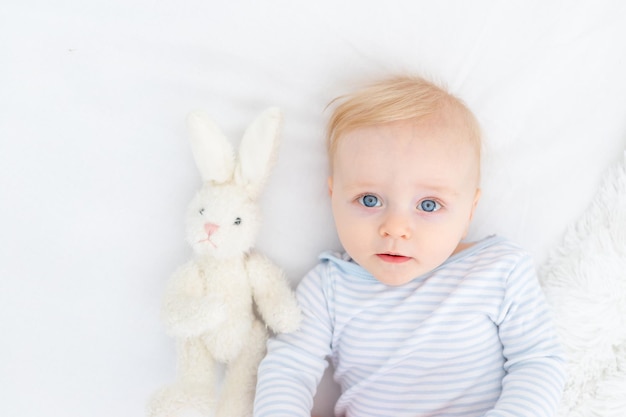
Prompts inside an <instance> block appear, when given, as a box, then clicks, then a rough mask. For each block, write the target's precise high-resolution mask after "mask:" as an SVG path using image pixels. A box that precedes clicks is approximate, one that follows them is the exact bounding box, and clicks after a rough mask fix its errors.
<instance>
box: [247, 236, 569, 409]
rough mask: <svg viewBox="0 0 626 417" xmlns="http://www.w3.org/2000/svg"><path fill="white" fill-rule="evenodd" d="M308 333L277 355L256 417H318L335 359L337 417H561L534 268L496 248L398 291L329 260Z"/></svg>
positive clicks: (505, 246) (490, 245)
mask: <svg viewBox="0 0 626 417" xmlns="http://www.w3.org/2000/svg"><path fill="white" fill-rule="evenodd" d="M297 296H298V300H299V302H300V305H301V307H302V309H303V313H304V317H305V319H304V322H303V325H302V328H301V330H299V331H298V332H296V333H293V334H289V335H280V336H278V337H276V338H275V339H272V340H270V342H269V343H268V354H267V357H266V358H265V359H264V360H263V362H262V363H261V366H260V368H259V379H258V386H257V397H256V401H255V412H254V415H255V416H256V417H269V416H272V417H276V416H290V417H293V416H307V417H308V416H310V410H311V407H312V401H313V400H312V399H313V396H314V393H315V391H316V388H317V385H318V384H319V381H320V378H321V376H322V374H323V371H324V369H325V367H326V364H327V362H326V359H325V358H326V357H330V359H331V361H332V362H333V365H334V367H335V379H336V380H337V381H338V382H339V384H340V385H341V387H342V395H341V397H340V398H339V400H338V402H337V405H336V407H335V413H336V415H337V416H357V417H367V416H373V417H374V416H375V417H381V416H394V417H403V416H407V417H409V416H410V417H417V416H434V415H436V416H450V417H451V416H463V417H472V416H487V417H495V416H503V417H504V416H520V417H527V416H530V415H532V416H537V417H542V416H546V417H548V416H552V415H553V414H554V411H555V409H556V407H557V404H558V401H559V399H560V395H561V391H562V388H563V383H564V366H563V357H562V353H561V349H560V346H559V344H558V343H557V339H556V335H555V332H554V329H553V325H552V322H551V318H550V315H549V312H548V309H547V306H546V303H545V300H544V296H543V294H542V292H541V289H540V287H539V284H538V282H537V278H536V275H535V271H534V267H533V264H532V261H531V258H530V256H528V254H526V253H525V252H523V251H521V250H520V249H519V248H518V247H516V246H515V245H513V244H512V243H510V242H508V241H506V240H505V239H502V238H499V237H490V238H487V239H485V240H482V241H481V242H478V243H476V244H475V245H474V246H472V247H471V248H469V249H467V250H465V251H463V252H461V253H459V254H457V255H454V256H452V257H451V258H450V259H448V260H447V261H446V262H445V263H444V264H443V265H441V266H440V267H439V268H437V269H435V270H434V271H432V272H430V273H428V274H426V275H424V276H421V277H418V278H416V279H415V280H413V281H411V282H410V283H407V284H405V285H402V286H398V287H390V286H387V285H385V284H382V283H380V282H379V281H377V280H376V279H375V278H374V277H373V276H371V275H370V274H369V273H368V272H367V271H365V270H364V269H362V268H361V267H360V266H358V265H357V264H355V263H354V262H351V261H350V260H349V259H347V258H346V257H345V256H343V257H340V256H338V255H335V254H330V253H326V254H324V255H322V257H321V262H320V264H318V265H317V266H316V267H315V268H314V269H313V270H312V271H311V272H310V273H309V274H308V275H307V276H306V277H305V278H304V279H303V280H302V282H301V283H300V285H299V286H298V290H297Z"/></svg>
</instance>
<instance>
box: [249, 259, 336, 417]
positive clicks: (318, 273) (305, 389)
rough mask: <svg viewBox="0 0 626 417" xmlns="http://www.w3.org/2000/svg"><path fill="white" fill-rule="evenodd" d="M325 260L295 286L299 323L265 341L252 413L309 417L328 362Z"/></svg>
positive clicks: (329, 328)
mask: <svg viewBox="0 0 626 417" xmlns="http://www.w3.org/2000/svg"><path fill="white" fill-rule="evenodd" d="M326 269H327V268H326V263H325V262H322V263H320V264H319V265H317V266H316V267H315V268H314V269H313V270H312V271H311V272H309V273H308V274H307V275H306V276H305V277H304V278H303V279H302V282H301V283H300V285H298V288H297V290H296V297H297V300H298V303H299V305H300V308H301V310H302V314H303V320H302V324H301V327H300V329H299V330H298V331H296V332H294V333H290V334H280V335H278V336H276V337H274V338H271V339H270V340H269V341H268V344H267V349H268V351H267V355H266V356H265V358H264V359H263V361H262V362H261V364H260V366H259V372H258V380H257V391H256V398H255V403H254V416H255V417H269V416H272V417H280V416H285V417H287V416H289V417H297V416H302V417H310V415H311V409H312V407H313V397H314V395H315V392H316V390H317V386H318V384H319V382H320V380H321V378H322V375H323V373H324V370H325V369H326V367H327V366H328V362H327V360H326V357H327V356H328V355H330V352H331V341H332V321H331V315H330V313H329V307H328V302H327V297H326V295H327V289H325V288H324V287H325V283H326V281H327V280H326V273H325V271H326Z"/></svg>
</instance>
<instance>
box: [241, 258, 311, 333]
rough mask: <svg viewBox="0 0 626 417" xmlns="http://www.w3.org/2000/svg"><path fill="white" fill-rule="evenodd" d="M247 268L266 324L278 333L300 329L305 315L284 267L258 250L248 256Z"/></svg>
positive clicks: (257, 303)
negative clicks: (301, 310)
mask: <svg viewBox="0 0 626 417" xmlns="http://www.w3.org/2000/svg"><path fill="white" fill-rule="evenodd" d="M246 269H247V270H248V277H249V279H250V286H251V287H252V294H253V297H254V301H255V303H256V306H257V310H258V312H259V313H260V314H261V317H262V318H263V321H264V322H265V324H266V325H267V326H268V327H269V328H270V329H272V330H273V331H274V332H276V333H289V332H293V331H295V330H297V329H298V328H299V327H300V322H301V320H302V314H301V312H300V308H299V307H298V303H297V301H296V298H295V296H294V293H293V291H292V289H291V287H290V286H289V282H288V280H287V278H286V276H285V273H284V272H283V270H282V269H280V268H279V267H278V266H276V265H275V264H274V263H272V262H271V261H270V260H269V259H267V258H266V257H265V256H263V255H261V254H259V253H257V252H251V253H250V254H249V255H248V258H247V260H246Z"/></svg>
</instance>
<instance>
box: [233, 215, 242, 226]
mask: <svg viewBox="0 0 626 417" xmlns="http://www.w3.org/2000/svg"><path fill="white" fill-rule="evenodd" d="M233 224H234V225H235V226H239V225H240V224H241V217H237V218H236V219H235V222H234V223H233Z"/></svg>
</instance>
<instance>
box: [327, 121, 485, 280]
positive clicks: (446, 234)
mask: <svg viewBox="0 0 626 417" xmlns="http://www.w3.org/2000/svg"><path fill="white" fill-rule="evenodd" d="M466 137H467V133H466V132H465V131H464V130H463V129H460V128H458V127H455V126H441V124H440V123H439V124H438V123H436V122H434V121H432V120H425V121H421V122H419V123H415V122H394V123H390V124H385V125H379V126H373V127H366V128H360V129H356V130H354V131H351V132H348V133H347V134H346V135H345V136H344V137H343V138H341V140H340V142H339V143H338V146H337V150H336V153H335V155H334V161H333V162H332V163H333V174H332V177H331V178H330V179H329V187H330V193H331V201H332V210H333V216H334V218H335V224H336V227H337V232H338V235H339V239H340V240H341V243H342V245H343V247H344V249H345V250H346V252H348V254H349V255H350V256H351V257H352V259H354V261H356V262H357V263H358V264H359V265H361V266H362V267H363V268H365V269H366V270H368V271H369V272H370V273H371V274H372V275H374V277H376V279H378V280H379V281H381V282H383V283H385V284H388V285H401V284H404V283H407V282H409V281H411V280H413V279H414V278H416V277H418V276H420V275H422V274H425V273H427V272H429V271H431V270H433V269H435V268H436V267H438V266H439V265H441V264H442V263H443V262H444V261H445V260H446V259H447V258H448V257H449V256H450V255H452V254H453V253H454V252H455V251H457V250H459V248H460V242H461V240H462V239H463V238H464V237H465V235H466V233H467V229H468V227H469V224H470V220H471V218H472V215H473V212H474V208H475V206H476V203H477V202H478V197H479V195H480V192H479V190H478V176H479V174H478V172H479V167H478V164H479V162H478V157H477V154H476V151H475V148H474V147H473V145H471V144H470V143H469V142H468V140H467V139H466Z"/></svg>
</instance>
